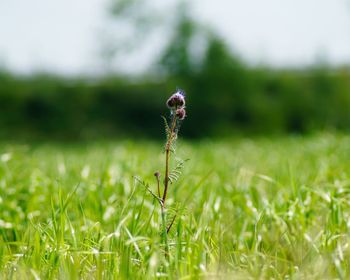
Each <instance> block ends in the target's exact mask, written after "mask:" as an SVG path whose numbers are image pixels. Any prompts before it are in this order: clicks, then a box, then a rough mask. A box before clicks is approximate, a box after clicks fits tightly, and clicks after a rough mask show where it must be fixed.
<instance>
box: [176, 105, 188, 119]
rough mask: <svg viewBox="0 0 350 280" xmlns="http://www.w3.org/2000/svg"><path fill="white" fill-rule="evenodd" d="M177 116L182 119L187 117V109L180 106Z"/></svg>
mask: <svg viewBox="0 0 350 280" xmlns="http://www.w3.org/2000/svg"><path fill="white" fill-rule="evenodd" d="M175 114H176V116H177V117H178V118H179V120H180V121H182V120H183V119H184V118H185V117H186V110H185V109H184V108H179V109H177V110H176V112H175Z"/></svg>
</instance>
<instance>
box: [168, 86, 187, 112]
mask: <svg viewBox="0 0 350 280" xmlns="http://www.w3.org/2000/svg"><path fill="white" fill-rule="evenodd" d="M185 103H186V102H185V92H184V91H182V90H177V91H176V92H175V93H174V94H173V95H172V96H170V97H169V99H168V101H167V102H166V105H167V106H168V108H169V109H178V108H183V107H184V106H185Z"/></svg>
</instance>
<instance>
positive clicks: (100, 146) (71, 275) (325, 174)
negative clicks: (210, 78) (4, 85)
mask: <svg viewBox="0 0 350 280" xmlns="http://www.w3.org/2000/svg"><path fill="white" fill-rule="evenodd" d="M162 147H163V144H162V143H157V142H151V141H141V140H139V141H131V140H130V141H127V140H123V141H114V142H113V141H109V142H90V143H80V144H78V143H76V144H59V143H41V144H38V143H36V144H23V143H5V142H2V144H1V146H0V245H1V246H0V278H1V279H155V278H159V279H250V278H251V279H348V278H349V277H350V248H349V242H350V235H349V231H350V205H349V204H350V136H346V135H336V134H327V133H325V134H317V135H312V136H305V137H301V136H283V137H275V138H274V137H272V138H264V137H260V138H252V139H249V138H240V139H231V140H229V139H226V140H213V141H211V140H202V141H197V142H187V141H184V140H182V139H180V141H178V143H177V156H179V157H181V158H183V159H187V158H188V159H189V161H187V162H186V163H185V168H184V169H183V172H182V176H181V178H180V179H179V180H178V181H177V182H175V183H174V184H171V185H170V187H169V195H168V201H167V207H168V212H169V215H168V217H169V219H170V218H171V216H174V213H176V219H175V221H174V225H173V227H172V228H171V230H170V232H169V235H168V241H169V248H170V252H169V256H168V257H166V256H165V255H164V246H163V244H162V242H161V235H160V232H161V217H160V207H159V205H158V203H157V201H155V199H154V197H153V196H152V195H151V194H150V193H149V192H148V191H147V190H146V189H145V187H144V186H142V185H141V184H139V183H138V181H137V180H136V179H135V176H139V177H140V178H142V180H144V181H146V182H148V183H149V186H150V188H151V189H152V190H153V191H156V181H155V178H154V175H153V174H154V172H155V171H157V170H159V171H160V172H161V173H162V172H164V170H162V169H163V162H164V153H162Z"/></svg>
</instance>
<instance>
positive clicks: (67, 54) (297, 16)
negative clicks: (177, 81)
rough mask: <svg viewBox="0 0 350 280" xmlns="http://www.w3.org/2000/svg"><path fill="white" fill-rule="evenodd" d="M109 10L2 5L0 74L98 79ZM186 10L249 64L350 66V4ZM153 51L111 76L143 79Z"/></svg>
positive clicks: (230, 1) (81, 1)
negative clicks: (1, 69) (38, 73)
mask: <svg viewBox="0 0 350 280" xmlns="http://www.w3.org/2000/svg"><path fill="white" fill-rule="evenodd" d="M163 3H164V2H163ZM107 4H108V0H31V1H25V0H0V66H2V67H5V68H7V69H10V70H11V71H16V72H21V73H30V72H32V71H50V72H57V73H62V74H68V75H69V74H80V73H94V72H95V71H96V72H98V71H101V69H104V67H105V66H104V64H105V63H106V61H105V59H102V58H101V45H103V44H102V42H101V34H108V30H109V29H110V25H111V19H110V18H108V17H107V9H106V8H107ZM191 4H192V8H193V10H192V14H193V15H194V16H195V18H196V19H197V20H199V21H200V22H202V23H204V24H208V25H210V26H212V27H213V28H214V29H215V30H216V31H217V32H218V33H219V34H220V35H221V36H222V37H223V38H224V39H225V41H226V42H227V44H229V46H230V47H231V48H232V49H233V50H234V51H235V52H236V53H237V54H239V55H240V56H241V57H243V58H244V59H245V60H246V61H248V62H249V63H251V64H260V63H264V64H269V65H271V66H274V67H286V66H292V67H294V66H300V65H310V64H312V63H314V62H316V61H317V60H319V59H322V60H323V61H326V62H328V63H331V64H335V65H336V64H349V63H350V1H348V0H264V1H261V0H244V1H242V0H240V1H238V0H216V1H213V0H193V1H192V2H191ZM166 12H171V11H166ZM111 30H113V32H118V29H115V28H114V29H111ZM161 36H162V37H164V36H163V35H161ZM151 40H152V38H151ZM154 40H157V39H156V38H155V39H154ZM155 44H156V42H154V44H153V45H152V44H150V45H149V46H148V48H145V49H143V50H142V51H141V49H140V51H139V52H136V54H134V55H133V56H131V57H126V58H125V60H122V61H120V60H119V61H118V63H115V64H114V65H113V69H115V70H117V71H124V72H131V73H133V72H142V71H147V69H148V68H149V67H150V64H151V63H152V59H153V58H154V56H155V55H156V53H157V52H159V49H157V48H155V47H154V45H155Z"/></svg>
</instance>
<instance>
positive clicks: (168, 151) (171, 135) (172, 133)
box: [162, 115, 176, 207]
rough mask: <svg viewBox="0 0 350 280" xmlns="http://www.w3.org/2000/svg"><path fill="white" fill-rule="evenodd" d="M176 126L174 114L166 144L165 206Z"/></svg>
mask: <svg viewBox="0 0 350 280" xmlns="http://www.w3.org/2000/svg"><path fill="white" fill-rule="evenodd" d="M175 126H176V115H174V116H173V120H172V123H171V128H170V136H169V139H168V141H167V143H166V146H165V178H164V193H163V198H162V200H163V207H164V206H165V200H166V196H167V193H168V186H169V159H170V148H171V144H172V141H173V139H174V137H175V135H174V131H175Z"/></svg>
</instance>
